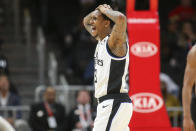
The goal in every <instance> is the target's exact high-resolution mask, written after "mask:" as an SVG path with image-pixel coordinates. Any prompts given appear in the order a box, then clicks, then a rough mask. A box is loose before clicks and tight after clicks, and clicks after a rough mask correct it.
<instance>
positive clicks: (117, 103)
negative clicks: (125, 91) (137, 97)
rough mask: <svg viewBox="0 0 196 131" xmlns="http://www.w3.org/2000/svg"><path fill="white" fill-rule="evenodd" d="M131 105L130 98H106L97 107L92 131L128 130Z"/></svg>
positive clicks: (131, 110)
mask: <svg viewBox="0 0 196 131" xmlns="http://www.w3.org/2000/svg"><path fill="white" fill-rule="evenodd" d="M132 112H133V106H132V103H131V100H130V99H108V100H104V101H103V102H101V103H100V104H98V107H97V117H96V119H95V121H94V128H93V131H129V127H128V125H129V122H130V119H131V116H132Z"/></svg>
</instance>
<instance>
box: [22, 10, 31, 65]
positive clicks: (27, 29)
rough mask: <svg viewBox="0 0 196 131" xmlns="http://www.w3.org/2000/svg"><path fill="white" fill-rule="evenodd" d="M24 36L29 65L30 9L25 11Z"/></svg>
mask: <svg viewBox="0 0 196 131" xmlns="http://www.w3.org/2000/svg"><path fill="white" fill-rule="evenodd" d="M23 28H24V35H25V44H26V62H27V63H28V64H29V63H30V61H31V59H30V58H31V52H32V51H31V49H32V47H31V16H30V13H29V10H28V9H25V10H24V27H23Z"/></svg>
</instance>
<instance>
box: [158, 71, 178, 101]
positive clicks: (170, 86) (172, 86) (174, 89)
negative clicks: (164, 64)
mask: <svg viewBox="0 0 196 131" xmlns="http://www.w3.org/2000/svg"><path fill="white" fill-rule="evenodd" d="M160 80H161V81H162V82H164V83H165V84H166V86H165V87H166V88H167V91H168V93H171V94H172V95H175V96H176V97H178V96H179V86H178V85H177V84H176V83H175V82H174V81H173V80H172V79H171V77H170V76H168V75H167V74H165V73H160Z"/></svg>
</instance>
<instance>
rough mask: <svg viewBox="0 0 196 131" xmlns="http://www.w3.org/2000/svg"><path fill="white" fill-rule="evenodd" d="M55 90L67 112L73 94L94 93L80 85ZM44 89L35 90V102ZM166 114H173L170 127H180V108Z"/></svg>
mask: <svg viewBox="0 0 196 131" xmlns="http://www.w3.org/2000/svg"><path fill="white" fill-rule="evenodd" d="M53 87H54V88H55V89H56V92H57V101H59V102H61V103H62V104H63V105H65V107H66V109H67V112H69V110H70V109H71V108H72V107H73V106H74V104H75V103H76V99H75V93H76V92H77V91H79V90H82V89H85V90H88V91H94V87H93V86H82V85H77V86H73V85H59V86H53ZM45 89H46V87H45V86H39V87H37V88H36V90H35V101H36V102H39V101H41V100H42V96H43V92H44V90H45ZM167 111H168V112H174V117H173V121H172V122H173V123H172V125H173V126H175V127H177V126H181V124H182V123H179V121H178V119H179V117H182V116H179V112H181V114H182V111H183V110H182V107H168V108H167Z"/></svg>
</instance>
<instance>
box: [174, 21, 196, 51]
mask: <svg viewBox="0 0 196 131" xmlns="http://www.w3.org/2000/svg"><path fill="white" fill-rule="evenodd" d="M194 42H196V34H195V32H194V26H193V24H192V23H191V22H189V21H185V22H183V24H182V29H181V32H180V34H179V40H178V44H179V46H180V47H181V48H184V49H190V48H191V47H192V43H194Z"/></svg>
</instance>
